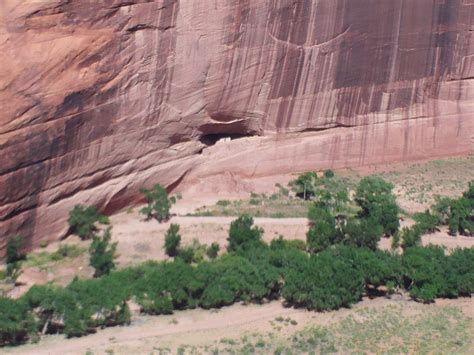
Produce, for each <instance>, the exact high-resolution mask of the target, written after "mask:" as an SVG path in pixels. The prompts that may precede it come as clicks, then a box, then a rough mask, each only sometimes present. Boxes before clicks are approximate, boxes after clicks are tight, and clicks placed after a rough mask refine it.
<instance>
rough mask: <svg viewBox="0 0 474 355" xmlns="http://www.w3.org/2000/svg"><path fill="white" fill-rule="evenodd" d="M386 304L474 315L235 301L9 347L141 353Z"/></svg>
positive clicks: (467, 303)
mask: <svg viewBox="0 0 474 355" xmlns="http://www.w3.org/2000/svg"><path fill="white" fill-rule="evenodd" d="M387 306H403V312H404V313H406V315H407V316H410V315H414V314H419V313H421V312H424V311H427V310H430V309H433V308H436V307H444V306H456V307H459V308H461V310H462V311H463V313H464V314H465V315H466V316H469V317H472V312H473V310H474V299H472V298H463V299H459V300H440V301H437V303H435V304H431V305H424V304H420V303H415V302H412V301H409V300H406V299H404V298H402V297H397V298H395V299H392V300H389V299H385V298H377V299H374V300H368V299H365V300H363V301H362V302H360V303H358V304H356V305H355V306H354V307H353V308H351V309H341V310H338V311H332V312H325V313H317V312H309V311H306V310H301V309H293V308H285V307H283V306H282V304H281V303H280V302H277V301H275V302H272V303H269V304H265V305H247V306H245V305H241V304H238V305H234V306H230V307H225V308H222V309H220V310H213V311H206V310H200V309H196V310H189V311H182V312H176V313H175V314H173V315H167V316H155V317H142V316H139V317H134V320H133V322H132V324H131V325H130V326H128V327H116V328H107V329H104V330H100V331H99V332H98V333H96V334H93V335H89V336H86V337H82V338H76V339H69V340H66V339H64V337H63V336H59V335H58V336H56V335H54V336H46V337H44V338H42V339H41V342H40V343H39V344H31V345H25V346H21V347H18V348H12V349H8V350H7V351H6V353H9V354H10V353H11V354H25V355H26V354H32V355H33V354H34V355H40V354H54V355H55V354H61V355H62V354H85V353H86V352H87V351H91V352H92V353H94V354H105V353H109V354H110V353H111V352H113V353H114V354H142V353H147V354H149V353H153V352H155V351H157V350H159V349H171V350H173V352H175V351H176V349H177V348H179V347H180V346H182V345H187V346H206V345H209V346H212V345H215V344H217V343H218V342H219V341H221V340H222V339H229V338H230V339H232V338H234V339H236V338H240V337H242V336H245V335H249V334H256V333H258V334H262V335H265V334H269V333H270V332H274V331H275V328H274V323H275V322H274V321H275V319H276V318H277V317H283V318H291V319H292V320H294V321H295V323H294V325H292V326H291V327H289V328H285V329H284V331H283V335H285V336H289V335H291V334H293V333H294V332H296V331H299V330H301V329H303V328H305V327H308V326H327V325H330V324H332V323H334V322H337V321H339V320H341V319H342V318H345V317H347V316H348V315H355V314H357V312H358V310H361V309H364V308H369V309H381V308H383V307H387Z"/></svg>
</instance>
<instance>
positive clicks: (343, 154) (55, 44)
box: [0, 0, 474, 249]
mask: <svg viewBox="0 0 474 355" xmlns="http://www.w3.org/2000/svg"><path fill="white" fill-rule="evenodd" d="M473 30H474V1H473V0H438V1H433V0H383V1H381V0H218V1H211V0H200V1H191V0H103V1H95V0H69V1H66V0H44V1H33V0H2V1H1V2H0V53H2V63H1V65H0V108H1V113H0V249H2V248H3V247H4V244H5V242H6V239H7V238H8V237H10V236H12V235H14V234H15V233H22V234H23V235H24V236H26V237H27V238H28V242H29V245H30V246H33V245H36V244H38V242H39V240H41V239H55V238H58V237H59V236H61V235H64V233H65V232H66V223H65V220H66V218H67V213H68V211H69V209H70V208H71V207H72V206H73V205H74V204H75V203H87V204H95V205H97V206H99V207H100V208H102V209H104V210H107V211H112V210H115V209H117V208H120V207H123V206H124V205H126V204H127V203H131V202H133V201H136V199H137V198H139V196H138V195H137V191H138V188H139V187H140V186H142V185H152V184H153V183H156V182H160V183H162V184H165V185H167V186H169V187H170V188H173V187H176V186H177V185H178V184H182V183H192V182H193V181H195V180H198V179H205V178H206V177H208V176H212V175H218V174H223V173H225V174H232V175H234V176H245V177H249V176H259V175H265V174H274V173H282V172H287V171H298V170H306V169H316V168H325V167H341V166H353V165H361V164H372V163H380V162H388V161H400V160H410V159H417V158H426V157H430V156H444V155H454V154H465V153H472V152H473V146H474V141H473V135H474V122H473V121H474V60H473V58H474V39H473V38H474V37H473V33H474V32H473ZM315 131H317V132H315ZM302 132H303V133H302ZM227 136H229V137H234V138H236V137H245V136H260V138H257V137H253V138H245V139H241V140H234V141H232V142H227V143H225V144H224V145H221V144H217V145H215V146H213V147H211V148H207V146H208V145H212V144H213V143H214V142H216V141H217V140H219V139H220V138H222V137H227Z"/></svg>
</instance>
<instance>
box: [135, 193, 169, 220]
mask: <svg viewBox="0 0 474 355" xmlns="http://www.w3.org/2000/svg"><path fill="white" fill-rule="evenodd" d="M140 192H141V193H143V194H144V195H145V199H146V202H147V206H146V207H143V208H142V209H141V210H140V213H141V214H143V215H145V217H146V218H147V220H149V219H151V218H154V219H156V220H157V221H158V222H159V223H161V222H164V221H167V220H168V219H169V218H170V210H171V206H172V205H173V204H174V203H176V198H175V197H168V192H167V191H166V189H165V188H164V187H162V186H161V185H160V184H156V185H155V186H154V187H153V190H148V189H145V188H141V189H140Z"/></svg>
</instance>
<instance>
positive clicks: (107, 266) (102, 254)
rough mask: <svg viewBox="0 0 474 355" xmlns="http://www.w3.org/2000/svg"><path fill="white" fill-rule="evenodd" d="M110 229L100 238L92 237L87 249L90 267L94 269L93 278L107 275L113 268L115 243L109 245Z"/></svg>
mask: <svg viewBox="0 0 474 355" xmlns="http://www.w3.org/2000/svg"><path fill="white" fill-rule="evenodd" d="M111 238H112V233H111V229H110V228H107V229H106V230H105V231H104V234H103V235H102V236H97V235H94V236H93V237H92V244H91V245H90V248H89V253H90V265H91V266H92V267H93V268H94V270H95V271H94V277H100V276H102V275H107V274H109V273H110V271H111V270H113V269H114V268H115V263H114V258H115V251H116V249H117V243H116V242H115V243H112V244H109V243H110V239H111Z"/></svg>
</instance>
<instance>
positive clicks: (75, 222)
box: [68, 205, 109, 240]
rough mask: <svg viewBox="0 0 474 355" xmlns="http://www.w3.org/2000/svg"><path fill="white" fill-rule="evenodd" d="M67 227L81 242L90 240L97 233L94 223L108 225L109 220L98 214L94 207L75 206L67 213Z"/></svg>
mask: <svg viewBox="0 0 474 355" xmlns="http://www.w3.org/2000/svg"><path fill="white" fill-rule="evenodd" d="M68 223H69V227H70V230H71V232H72V233H74V234H76V235H78V236H79V237H80V238H81V239H82V240H85V239H90V238H92V236H93V235H94V233H95V232H96V231H97V228H96V226H95V224H96V223H100V224H109V218H108V217H107V216H104V215H102V214H100V213H99V212H98V211H97V209H96V208H95V207H94V206H82V205H76V206H74V208H73V209H72V210H71V211H70V212H69V219H68Z"/></svg>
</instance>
